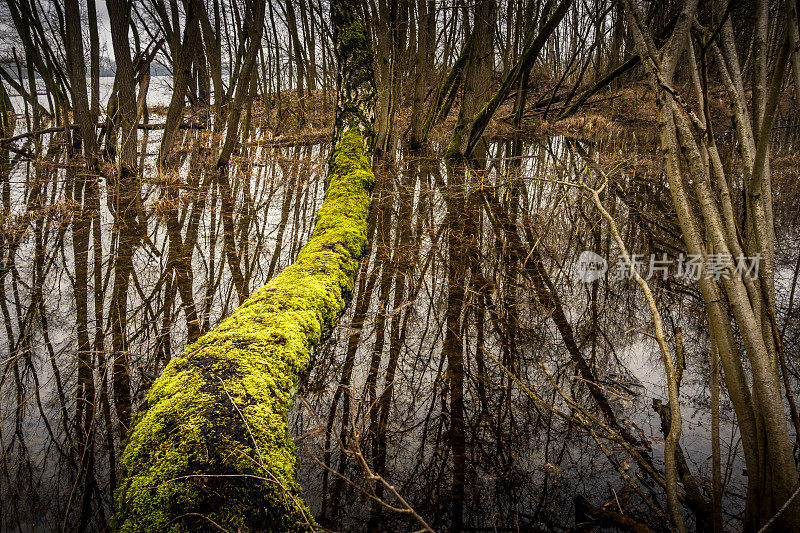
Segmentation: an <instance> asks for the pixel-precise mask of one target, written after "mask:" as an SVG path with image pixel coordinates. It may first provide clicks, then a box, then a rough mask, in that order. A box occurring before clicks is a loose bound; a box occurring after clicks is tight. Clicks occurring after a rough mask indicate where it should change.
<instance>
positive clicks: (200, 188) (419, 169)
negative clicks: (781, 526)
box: [0, 124, 743, 531]
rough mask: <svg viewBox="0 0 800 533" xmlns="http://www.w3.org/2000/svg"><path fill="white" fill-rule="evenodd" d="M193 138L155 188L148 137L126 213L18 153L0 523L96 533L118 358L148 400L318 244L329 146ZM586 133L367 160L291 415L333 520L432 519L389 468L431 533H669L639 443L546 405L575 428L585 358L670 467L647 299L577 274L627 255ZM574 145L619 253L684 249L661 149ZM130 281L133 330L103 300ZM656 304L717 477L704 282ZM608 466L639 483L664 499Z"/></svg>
mask: <svg viewBox="0 0 800 533" xmlns="http://www.w3.org/2000/svg"><path fill="white" fill-rule="evenodd" d="M184 134H185V135H186V137H185V138H184V139H183V140H182V142H183V152H182V153H183V157H184V162H183V166H182V167H181V172H180V173H179V174H177V175H175V176H171V177H168V178H157V177H156V176H157V175H156V173H155V171H154V170H153V157H152V155H153V152H155V151H156V150H157V147H158V133H157V132H156V133H153V132H151V133H150V137H149V139H148V144H147V147H148V152H149V153H150V154H149V155H144V156H143V157H142V161H141V162H142V165H141V175H140V180H139V181H140V184H141V188H140V190H139V194H140V196H141V198H142V201H141V203H140V204H139V205H138V206H135V207H133V208H132V209H136V212H135V214H133V215H130V213H128V214H129V215H130V216H128V217H127V218H126V217H125V216H121V215H120V211H119V209H118V205H117V204H114V202H113V198H114V197H115V194H114V190H113V189H112V184H109V183H107V182H106V181H105V180H99V181H98V180H96V179H95V178H94V177H92V176H85V175H83V174H81V173H80V171H79V170H77V168H76V167H74V166H71V165H70V164H69V163H68V161H67V157H66V150H65V147H64V145H63V143H60V142H59V141H58V139H56V138H50V139H45V141H44V144H43V145H42V146H35V145H30V146H28V147H27V149H28V150H31V151H33V152H35V153H37V154H41V156H40V157H39V158H38V159H37V160H36V161H33V162H32V161H27V160H23V158H22V157H18V156H17V155H15V154H13V153H12V154H11V155H10V160H9V162H8V163H6V164H4V163H0V165H2V166H1V167H0V172H1V173H2V176H1V177H2V186H3V191H2V198H3V212H2V215H3V221H4V222H3V235H2V236H3V241H2V248H0V312H2V315H3V322H4V325H5V328H4V330H3V333H2V334H0V336H1V337H2V338H0V361H2V377H1V378H0V403H1V404H2V408H1V409H0V416H1V417H2V419H1V420H0V431H1V433H0V445H2V450H3V455H2V462H1V463H0V495H2V516H1V517H0V528H2V529H4V530H5V529H8V530H16V529H19V530H25V531H27V530H31V529H34V527H35V528H41V529H45V530H50V529H61V528H62V526H63V527H65V528H66V529H74V528H76V527H78V525H79V522H80V519H79V518H78V517H79V515H81V509H82V508H83V506H88V507H87V509H89V510H88V511H87V512H86V513H88V514H87V516H88V523H86V524H85V525H86V526H87V527H90V528H95V529H102V528H103V527H104V526H105V525H106V524H107V523H108V522H109V521H110V517H111V509H112V507H111V505H112V504H111V494H112V490H113V487H114V485H115V483H116V479H115V478H116V476H115V474H114V468H115V461H114V457H115V454H117V453H118V452H119V450H120V440H119V438H120V437H119V436H120V433H121V432H120V428H119V422H118V418H117V415H118V413H117V406H116V405H115V395H114V384H113V383H112V381H113V380H112V378H111V376H112V374H111V366H112V361H113V360H115V359H116V360H117V361H123V360H125V361H126V362H127V364H128V365H129V366H130V369H131V377H132V387H131V388H132V395H133V397H134V404H135V405H138V404H139V403H140V402H141V401H142V399H143V398H144V395H145V394H146V390H147V387H148V386H149V384H150V383H151V382H152V380H153V379H154V377H155V376H157V375H158V373H159V372H160V371H161V370H162V369H163V367H164V365H165V363H166V361H168V360H169V358H170V357H173V356H176V355H179V354H180V352H181V351H182V349H183V347H184V346H185V344H186V342H187V339H189V338H190V337H194V336H196V335H198V334H199V333H202V332H205V331H208V330H209V329H210V328H213V327H214V326H215V325H216V324H217V323H219V321H220V320H221V318H223V317H225V316H227V315H228V314H229V313H230V312H231V310H232V309H234V308H235V307H236V306H237V305H238V303H239V293H240V292H242V291H244V294H246V293H249V292H251V291H253V290H255V289H256V288H258V287H260V286H261V285H263V284H264V283H265V281H266V280H268V279H269V278H270V277H271V276H272V275H274V274H275V273H276V272H279V271H280V269H281V268H283V267H285V266H286V265H287V264H289V262H290V261H291V260H292V259H293V258H294V257H295V255H296V254H297V252H298V251H299V248H300V246H301V245H302V243H303V242H304V241H305V239H306V238H307V237H308V235H309V234H310V231H311V229H312V227H313V222H314V213H315V212H316V210H317V208H318V207H319V205H320V204H321V201H322V198H323V194H324V190H323V187H324V183H323V182H324V179H323V178H324V174H325V169H326V156H327V146H321V145H301V146H258V143H254V142H250V143H243V144H242V146H241V149H240V152H239V154H238V155H237V156H236V157H234V160H233V162H232V163H233V164H232V167H231V172H230V173H229V175H228V176H226V177H223V179H221V180H220V181H217V180H215V179H214V178H213V175H212V173H211V172H210V171H209V168H210V166H211V165H210V164H209V159H210V154H213V153H215V149H214V144H213V141H211V140H210V139H209V136H208V134H207V132H205V131H202V130H201V131H189V132H185V133H184ZM258 136H259V131H258V124H254V130H253V133H252V138H258ZM575 142H577V141H570V140H567V139H565V138H561V137H555V138H541V139H537V138H530V139H525V140H522V139H509V140H499V141H496V142H493V143H491V144H490V145H489V146H488V148H487V150H486V151H485V153H484V154H482V156H481V157H480V158H479V160H478V162H477V163H476V164H475V165H474V166H472V167H469V168H465V167H449V166H446V165H444V164H443V163H441V161H440V160H439V159H436V158H433V157H425V156H417V155H412V154H409V153H407V152H406V151H405V150H404V149H398V151H397V153H396V154H395V158H394V161H390V162H384V163H381V164H380V165H378V166H377V167H376V171H377V172H376V173H377V178H378V179H377V184H376V187H375V189H374V191H373V199H374V201H373V206H372V212H371V220H370V230H369V231H370V241H371V249H370V252H369V255H368V258H367V259H365V260H364V261H363V263H362V266H361V269H360V272H359V276H358V279H357V282H356V291H355V293H354V294H353V298H352V302H351V305H350V306H349V308H348V310H347V312H346V313H345V315H344V316H343V318H342V320H341V323H340V325H339V326H338V327H337V328H336V329H335V330H334V331H333V333H332V335H331V338H330V340H328V341H327V342H325V343H324V344H323V345H322V346H320V347H319V349H318V350H317V352H316V356H315V363H314V366H313V369H312V371H311V373H310V375H309V376H308V379H307V382H306V384H305V386H304V388H303V389H302V390H301V391H300V392H299V394H298V397H297V404H296V406H295V409H294V410H293V412H292V414H291V417H290V427H291V430H292V433H293V436H294V438H295V442H296V443H297V449H298V452H299V454H300V457H301V461H302V466H301V469H300V472H299V476H300V481H301V484H302V485H303V487H304V489H305V496H306V498H307V499H308V501H309V503H310V505H311V507H312V510H313V511H314V512H315V514H316V515H317V516H318V517H319V521H320V523H322V524H323V525H325V526H326V527H329V528H331V529H337V530H362V529H366V528H368V527H373V528H374V529H376V530H413V529H418V528H419V527H420V525H419V523H418V522H417V521H415V520H414V518H413V517H411V516H409V514H408V513H403V512H398V511H397V510H393V509H390V508H389V507H387V505H389V506H393V507H395V508H402V507H404V504H402V503H401V502H400V501H399V500H398V498H397V497H396V496H395V495H394V494H392V493H391V491H390V489H388V488H387V487H386V486H384V485H383V484H382V483H381V481H380V480H379V479H378V477H381V478H383V479H384V480H385V481H386V483H387V484H388V485H392V486H393V487H394V488H395V489H396V491H397V492H398V493H399V494H400V495H401V496H402V497H403V498H404V499H405V501H406V502H407V504H408V505H409V506H410V507H412V508H413V509H414V510H415V511H416V512H417V513H418V514H419V515H421V516H422V517H423V518H424V519H425V520H426V521H427V522H428V523H429V524H430V525H431V526H433V527H434V528H435V529H446V528H449V527H451V526H453V525H454V524H455V525H456V526H457V525H458V522H459V520H461V521H462V526H463V528H464V529H465V530H474V531H480V530H486V531H489V530H497V531H510V530H515V531H516V530H531V529H559V528H567V527H570V526H571V525H572V524H573V523H574V508H573V498H574V497H575V495H582V496H584V497H586V498H588V499H589V500H590V501H591V502H592V503H594V504H596V505H599V504H602V503H604V502H605V501H606V500H608V499H610V498H616V499H617V501H619V502H620V504H621V505H622V507H623V509H625V512H626V513H629V514H631V515H633V516H636V517H637V518H639V519H641V520H643V521H646V522H650V523H655V524H657V523H658V522H657V516H658V514H659V513H660V512H661V511H662V510H663V509H664V502H663V496H662V494H663V491H662V490H661V489H660V488H659V487H658V486H657V485H656V484H655V483H653V482H652V480H650V479H649V478H646V477H644V476H640V475H639V474H640V473H639V472H638V468H637V467H636V465H635V463H633V462H632V461H631V459H630V458H629V457H628V455H627V453H626V452H625V451H624V450H623V449H622V448H621V447H620V446H618V445H615V444H614V443H610V442H608V441H607V440H606V441H603V440H602V439H601V442H602V443H603V444H604V447H603V448H601V447H600V446H599V445H598V444H597V442H595V440H594V439H593V438H592V436H591V434H590V433H589V432H587V431H586V430H585V429H583V428H581V427H579V426H578V425H576V424H575V423H573V422H570V421H569V420H567V419H565V418H564V417H563V416H560V415H559V414H558V413H554V412H553V411H552V410H549V409H547V408H545V407H543V406H542V402H544V403H548V404H550V405H552V406H554V407H555V408H556V409H558V410H559V411H560V412H561V413H565V412H566V413H569V411H570V410H569V406H568V404H567V402H566V400H565V397H568V398H574V399H575V400H576V401H577V402H579V403H580V404H582V405H585V406H586V407H587V408H588V409H589V410H591V411H594V412H596V411H597V407H596V405H595V403H594V402H593V400H592V397H591V395H590V393H589V391H588V388H587V386H586V383H585V380H584V379H583V377H582V376H581V375H580V373H579V372H578V371H577V370H576V366H575V354H576V353H577V354H579V355H580V356H581V357H582V358H583V359H584V360H585V361H586V362H587V363H588V365H589V366H590V367H591V368H592V370H593V371H594V372H595V374H596V376H597V381H598V384H599V386H600V388H601V389H602V390H603V393H604V394H605V396H606V397H607V398H608V400H609V403H610V407H611V409H612V410H613V412H614V413H615V416H616V417H617V419H618V421H619V424H620V425H621V426H622V427H625V428H627V430H628V431H630V432H631V433H632V434H634V435H636V438H637V439H638V440H639V441H640V442H642V447H641V450H642V453H646V454H647V455H648V456H649V457H652V460H653V462H654V464H656V465H657V466H658V465H660V464H661V456H662V453H663V452H662V450H663V440H662V437H663V435H662V434H661V430H660V422H659V420H658V417H657V415H656V414H655V413H654V411H653V410H652V408H651V407H650V405H651V401H652V399H653V398H658V399H661V400H663V401H665V400H666V393H665V390H664V383H663V367H662V366H661V363H660V356H659V354H658V349H657V346H656V345H655V343H654V342H653V341H652V340H651V339H650V338H649V337H648V336H647V335H644V334H642V333H641V332H642V331H644V332H647V331H649V330H650V328H651V326H650V324H651V322H650V319H649V317H648V315H647V314H645V313H644V312H643V310H644V309H645V308H644V307H643V305H642V300H641V294H640V293H639V292H638V291H637V290H636V289H635V288H634V287H633V286H632V285H631V284H630V282H628V281H625V280H615V279H613V277H612V276H610V275H607V276H605V277H604V278H602V279H600V280H598V281H597V282H595V283H591V284H586V283H583V282H581V281H580V280H579V279H578V278H577V276H576V265H577V257H578V255H579V254H580V253H581V252H582V251H584V250H592V251H595V252H597V253H598V254H600V255H601V256H603V257H607V258H608V259H609V261H610V262H611V263H612V264H613V263H614V262H615V261H616V258H617V255H618V252H617V250H616V247H615V245H614V244H613V240H612V239H610V237H609V235H608V232H607V228H606V227H605V226H604V224H601V219H600V216H599V214H598V213H597V211H596V210H595V208H594V207H593V206H592V204H591V202H590V201H589V200H588V199H587V198H586V196H585V194H584V193H582V192H581V191H580V190H578V189H575V188H573V187H570V186H568V185H565V184H563V183H558V182H559V181H562V182H576V181H578V180H581V179H594V174H593V173H592V172H590V171H589V170H588V167H587V164H586V160H585V157H584V156H582V155H580V154H579V152H578V151H576V149H575V145H574V143H575ZM580 147H581V148H582V150H585V151H587V152H588V157H589V158H591V159H592V160H594V159H597V160H598V161H600V163H601V164H602V165H604V166H605V168H607V170H609V169H610V170H609V171H613V174H612V175H613V176H614V180H615V181H614V183H612V184H611V186H610V187H609V188H608V189H607V190H606V192H605V193H604V202H605V203H606V205H607V207H608V208H609V209H610V210H611V211H612V213H613V214H614V216H615V218H616V219H617V220H618V223H619V225H620V228H621V230H622V231H623V233H624V236H625V239H626V242H627V243H628V246H629V248H630V249H632V250H634V251H635V252H636V253H644V254H649V253H651V252H658V253H662V252H663V253H668V254H670V256H674V255H677V253H678V252H679V251H680V249H681V246H680V241H679V231H678V230H677V228H676V226H675V222H674V220H672V218H671V217H670V216H669V215H668V209H667V206H665V205H664V204H663V201H662V200H661V199H663V198H665V197H666V196H665V193H664V189H663V187H664V185H663V180H661V179H660V169H659V168H658V165H657V164H655V163H653V161H652V160H651V158H652V157H653V154H652V153H650V150H651V145H648V144H646V143H643V145H642V146H637V145H636V144H635V143H633V142H632V141H630V140H626V141H625V142H619V143H617V144H614V143H610V142H594V143H588V142H580ZM609 161H614V162H615V163H614V165H611V164H609ZM212 164H213V163H212ZM109 199H111V200H112V201H111V202H109ZM123 220H127V221H128V222H127V225H125V224H123V223H122V222H120V221H123ZM126 257H129V260H126ZM128 261H129V264H128ZM126 265H127V266H126ZM128 272H130V274H129V276H126V273H128ZM126 278H127V279H128V286H127V291H126V295H127V297H126V299H125V300H126V301H124V310H123V311H124V312H123V313H122V315H123V316H124V317H125V318H126V320H127V325H126V327H125V330H124V331H119V324H118V323H117V321H116V320H115V319H114V317H117V316H119V313H118V312H115V309H114V306H115V305H118V303H119V302H120V298H119V295H118V294H116V293H115V291H114V287H115V284H117V283H118V280H120V279H126ZM654 283H655V282H654ZM655 288H656V289H657V293H658V298H659V301H660V302H661V303H662V305H663V310H662V313H663V314H664V315H665V320H666V323H667V325H668V327H669V328H674V327H675V326H681V327H682V328H683V329H684V335H685V337H686V344H687V371H686V373H685V376H686V377H685V378H684V382H683V388H682V395H683V398H682V400H683V402H684V412H683V415H684V417H685V423H684V436H683V440H682V444H683V446H684V448H685V450H686V452H687V455H688V456H689V457H690V463H691V467H692V469H693V473H694V474H695V475H696V476H697V477H698V478H699V479H700V480H707V479H709V478H710V473H709V472H710V468H711V467H710V464H711V462H710V458H709V456H710V451H709V450H710V448H709V436H708V435H709V429H708V428H709V417H710V414H709V408H708V399H707V379H708V356H707V353H706V348H705V347H706V346H707V344H706V342H705V341H706V339H705V333H704V330H703V326H702V320H701V318H700V317H699V316H698V315H697V312H698V310H699V307H697V304H698V300H697V297H696V292H695V291H696V287H692V286H691V285H685V284H680V283H679V282H677V281H672V280H671V281H667V282H663V283H655ZM115 294H116V296H115ZM187 317H188V322H187ZM565 324H566V325H565ZM81 368H82V369H83V370H82V371H81ZM87 369H88V370H87ZM562 394H563V395H564V396H562ZM728 412H729V410H728V409H727V408H726V406H723V429H722V433H723V439H722V440H723V442H722V453H723V468H724V469H725V471H724V474H725V477H726V483H727V485H726V492H725V508H726V510H727V511H728V512H729V514H728V516H727V519H729V520H731V521H732V523H735V521H736V520H737V519H738V515H739V513H740V512H741V506H742V501H741V499H740V496H741V492H742V487H741V483H742V480H743V477H742V476H741V458H740V455H739V453H740V451H741V450H739V448H738V436H737V435H736V433H735V431H734V430H733V429H732V427H733V426H732V425H731V423H730V420H729V417H728V415H727V413H728ZM730 416H732V415H730ZM87 442H88V443H89V445H88V446H87V445H86V443H87ZM362 459H363V463H362ZM364 464H366V465H368V467H369V469H370V471H371V473H372V474H374V476H373V477H372V478H371V479H370V478H368V476H367V474H368V472H366V471H365V468H364V466H363V465H364ZM616 470H619V471H622V472H623V473H624V474H625V475H627V476H629V477H630V478H632V479H636V478H637V477H638V481H637V486H638V488H639V490H640V492H641V494H644V495H646V496H647V497H648V498H649V500H650V502H651V504H652V505H653V507H654V508H648V506H647V504H645V503H644V500H643V499H642V496H641V494H636V493H634V492H633V491H632V490H630V489H626V488H624V485H625V484H624V483H623V482H622V481H621V477H620V475H619V474H618V473H617V471H616ZM87 472H88V474H87ZM87 487H88V488H87ZM87 491H88V494H89V496H88V497H84V495H85V494H87ZM378 500H382V501H383V502H384V503H385V504H387V505H382V504H381V503H378ZM87 502H88V503H87ZM86 513H84V514H86ZM687 518H688V519H689V520H691V518H690V517H687Z"/></svg>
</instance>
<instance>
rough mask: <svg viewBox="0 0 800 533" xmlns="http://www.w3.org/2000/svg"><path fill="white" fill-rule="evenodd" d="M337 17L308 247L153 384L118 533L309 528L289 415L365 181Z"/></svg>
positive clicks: (363, 96) (350, 251) (342, 10)
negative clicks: (320, 190) (333, 115)
mask: <svg viewBox="0 0 800 533" xmlns="http://www.w3.org/2000/svg"><path fill="white" fill-rule="evenodd" d="M332 19H333V21H334V26H335V39H336V40H337V41H338V42H337V47H336V50H337V55H338V56H339V57H338V59H339V69H340V75H339V76H338V81H339V83H338V85H339V91H338V92H339V99H338V102H337V104H338V105H337V108H338V109H337V111H338V113H337V114H338V116H337V127H336V132H335V136H334V142H335V144H334V149H333V152H332V156H331V158H330V165H329V170H328V177H327V181H326V186H327V188H326V195H325V201H324V203H323V205H322V207H321V208H320V211H319V213H318V215H317V219H316V225H315V228H314V232H313V234H312V237H311V239H310V240H309V241H308V243H306V245H305V246H304V247H303V249H302V250H301V251H300V253H299V255H298V257H297V260H296V261H295V262H294V263H293V264H292V265H291V266H289V267H287V268H286V269H285V270H284V271H283V272H281V273H280V274H279V275H278V276H277V277H275V278H274V279H273V280H271V281H270V282H269V283H268V284H267V285H266V286H265V287H262V288H261V289H259V290H258V291H256V292H255V293H253V294H252V296H250V297H249V298H248V299H247V300H246V301H245V302H244V303H243V304H242V305H241V306H240V307H239V308H238V309H236V311H234V312H233V314H232V315H231V316H230V317H229V318H227V319H226V320H224V321H223V322H222V323H221V324H220V325H219V326H218V327H217V328H216V329H214V330H213V331H211V332H210V333H208V334H206V335H204V336H202V337H201V338H200V339H199V340H198V341H197V342H195V343H194V344H193V345H191V346H189V347H188V348H187V349H186V351H185V353H184V355H183V356H182V357H180V358H178V359H174V360H173V361H171V362H170V363H169V365H168V366H167V368H166V369H165V370H164V372H163V374H162V375H161V376H160V377H159V378H158V379H157V380H156V381H155V383H153V386H152V388H151V389H150V392H149V394H148V396H147V407H146V408H145V409H144V410H143V411H142V412H141V413H140V414H139V416H138V417H137V419H136V422H135V425H134V428H133V429H132V431H131V432H130V435H129V438H128V441H127V443H126V446H125V449H124V451H123V453H122V457H121V465H122V480H121V483H120V487H119V488H118V490H117V494H116V499H117V502H116V505H117V508H116V513H117V515H116V516H117V521H116V528H117V530H118V531H187V530H197V529H209V530H210V529H220V528H222V529H224V530H228V531H291V530H303V529H310V528H313V524H314V520H313V517H312V515H311V513H310V512H309V509H308V506H307V505H306V504H305V502H304V501H303V500H302V497H301V489H300V486H299V484H298V483H297V480H296V473H295V471H296V467H297V458H296V455H295V448H294V443H293V442H292V440H291V437H290V436H289V433H288V428H287V413H288V411H289V409H290V407H291V405H292V401H293V396H294V394H295V391H296V390H297V389H298V387H299V386H300V383H301V380H302V378H303V377H304V376H305V375H306V373H307V372H308V369H309V366H310V365H311V362H312V359H313V347H314V345H316V344H317V343H319V342H320V340H321V339H322V338H323V337H324V336H325V335H326V333H327V332H328V331H330V329H331V328H332V327H333V326H334V325H335V324H336V322H337V320H338V319H339V316H340V315H341V313H342V312H343V311H344V309H345V306H346V303H347V301H348V300H349V297H350V295H351V293H352V291H353V284H354V278H355V275H356V271H357V270H358V260H359V258H360V257H361V255H362V253H363V252H364V250H365V248H366V246H367V215H368V211H369V205H370V200H369V190H370V188H371V186H372V184H373V181H374V175H373V173H372V170H371V161H370V155H371V133H372V124H371V120H372V117H373V113H374V111H373V105H374V104H373V102H374V87H373V77H372V52H371V49H370V47H369V41H368V37H367V35H366V32H365V26H364V24H363V22H362V19H361V17H360V16H359V15H358V14H357V10H354V9H353V10H351V9H350V8H349V7H348V6H347V5H342V3H341V2H334V6H333V17H332Z"/></svg>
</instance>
